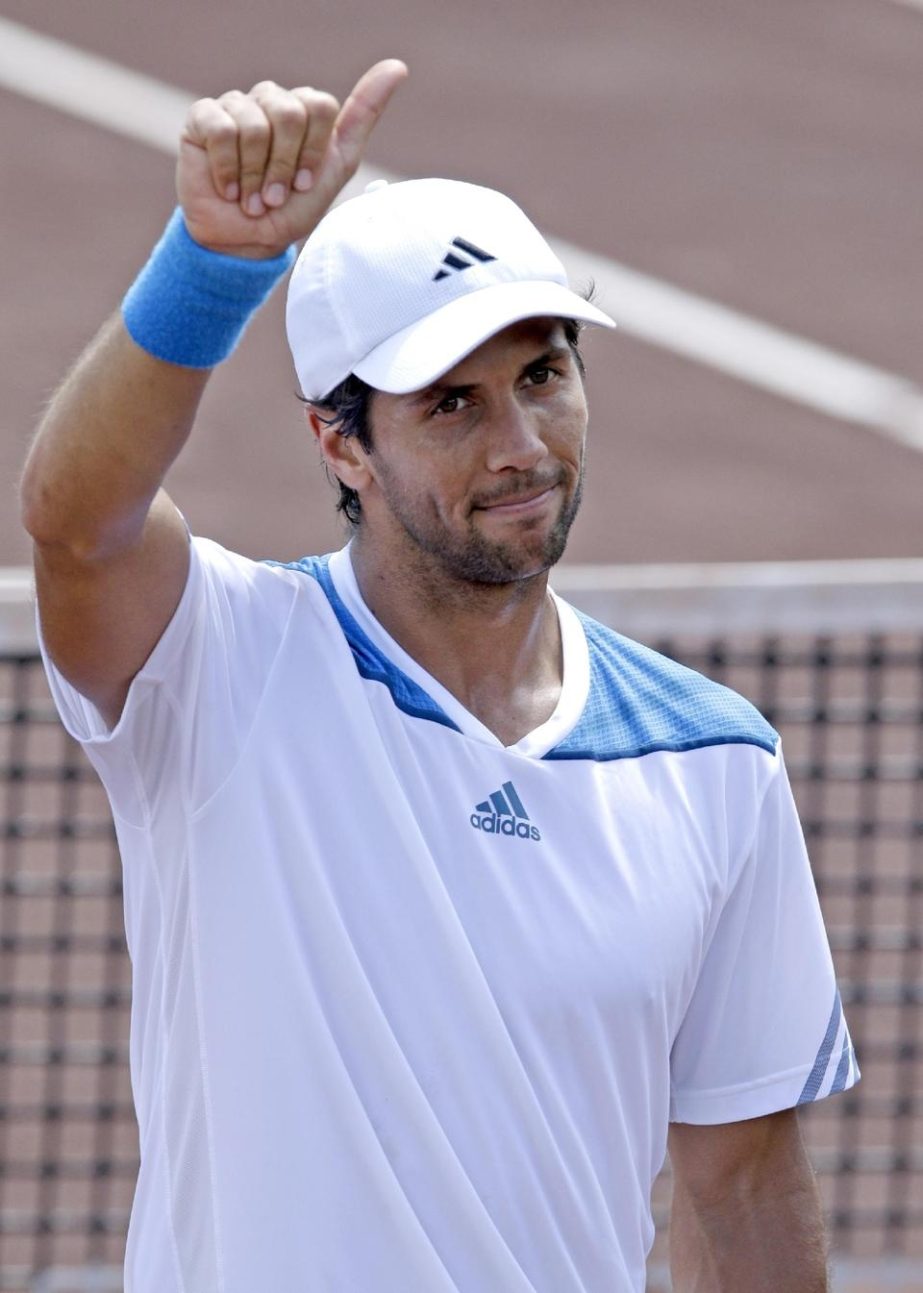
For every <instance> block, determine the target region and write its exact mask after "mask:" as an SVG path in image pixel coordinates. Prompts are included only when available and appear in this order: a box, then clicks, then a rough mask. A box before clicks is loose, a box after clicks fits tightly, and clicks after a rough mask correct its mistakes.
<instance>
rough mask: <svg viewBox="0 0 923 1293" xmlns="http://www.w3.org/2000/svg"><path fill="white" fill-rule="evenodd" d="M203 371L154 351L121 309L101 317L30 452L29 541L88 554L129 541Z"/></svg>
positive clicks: (191, 407) (185, 422) (189, 414)
mask: <svg viewBox="0 0 923 1293" xmlns="http://www.w3.org/2000/svg"><path fill="white" fill-rule="evenodd" d="M208 377H209V371H208V370H202V369H192V368H184V367H180V366H179V365H176V364H169V363H165V362H163V361H161V360H158V359H155V358H154V357H153V356H151V355H149V354H147V353H146V352H145V351H144V350H142V349H141V348H140V347H139V346H137V345H136V344H135V343H134V342H133V341H132V339H131V338H130V337H129V335H128V333H127V332H126V330H125V327H124V324H123V323H122V320H121V317H119V316H116V317H114V318H112V319H110V320H109V321H108V323H107V324H106V325H105V326H104V327H103V329H102V330H101V331H100V333H99V335H98V336H97V337H96V338H95V340H94V341H93V342H92V343H91V345H90V346H89V347H88V349H87V350H86V351H85V353H84V354H83V356H82V357H81V358H80V360H79V361H78V362H77V364H76V365H75V367H74V369H73V370H72V371H71V373H70V374H69V375H68V376H67V378H66V379H65V381H64V382H63V384H62V386H61V387H60V389H59V390H58V392H57V393H56V395H55V396H54V398H53V400H52V401H51V404H50V406H49V408H48V411H47V413H46V414H45V417H44V418H43V420H42V422H41V424H40V426H39V429H38V432H37V434H36V437H35V440H34V442H33V445H32V448H31V451H30V453H29V456H28V459H27V462H26V466H25V470H24V473H23V479H22V486H21V497H22V507H23V520H24V524H25V526H26V529H27V530H28V531H29V532H30V533H31V534H32V536H33V537H34V538H35V540H36V541H37V542H38V543H39V544H40V545H48V546H60V547H64V548H67V549H69V550H71V551H72V552H74V553H75V554H76V555H80V556H82V557H85V558H89V559H93V558H95V557H101V556H107V555H112V554H113V553H115V552H117V551H119V550H120V549H122V548H126V547H129V546H131V544H132V543H134V542H135V541H136V540H137V538H138V535H139V534H140V532H141V530H142V528H143V525H144V521H145V518H146V516H147V512H148V508H149V507H150V504H151V501H152V499H153V498H154V495H155V494H156V493H157V490H158V488H159V487H160V485H161V482H162V481H163V479H164V476H165V475H166V473H167V470H168V468H169V467H170V465H171V464H172V462H173V461H174V459H175V458H176V456H177V454H178V453H179V452H180V450H181V449H182V447H183V445H184V444H185V442H186V439H187V438H188V436H189V433H190V430H191V428H192V424H193V421H194V419H195V415H196V410H197V409H198V405H199V401H200V399H201V396H202V392H203V391H204V389H205V385H206V382H207V380H208Z"/></svg>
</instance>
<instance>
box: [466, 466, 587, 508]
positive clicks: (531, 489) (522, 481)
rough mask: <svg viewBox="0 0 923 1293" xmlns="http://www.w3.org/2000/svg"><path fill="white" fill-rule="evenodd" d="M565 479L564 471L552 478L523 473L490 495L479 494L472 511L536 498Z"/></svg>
mask: <svg viewBox="0 0 923 1293" xmlns="http://www.w3.org/2000/svg"><path fill="white" fill-rule="evenodd" d="M565 479H566V472H564V471H559V472H555V473H554V474H553V475H551V476H549V475H545V474H542V473H540V472H531V471H529V472H523V473H522V474H521V475H519V476H517V477H516V478H515V479H514V480H509V481H507V482H506V483H505V484H504V485H502V486H501V487H499V488H498V489H495V490H492V491H491V493H490V494H478V495H477V496H476V497H475V498H474V499H472V501H471V509H472V511H474V510H476V509H477V508H479V507H493V506H494V504H495V503H511V502H515V501H516V500H517V499H520V498H530V497H534V496H535V495H536V494H542V493H544V491H545V490H546V489H551V488H552V487H553V486H555V485H561V484H563V483H564V481H565Z"/></svg>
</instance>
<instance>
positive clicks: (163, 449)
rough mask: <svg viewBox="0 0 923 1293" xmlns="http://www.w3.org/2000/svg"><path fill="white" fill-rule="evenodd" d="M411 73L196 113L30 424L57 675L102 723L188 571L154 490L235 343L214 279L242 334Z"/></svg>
mask: <svg viewBox="0 0 923 1293" xmlns="http://www.w3.org/2000/svg"><path fill="white" fill-rule="evenodd" d="M405 75H406V68H405V67H404V65H403V64H402V63H399V62H397V61H395V60H386V61H385V62H382V63H378V64H376V65H375V66H374V67H372V68H371V69H370V70H369V71H368V72H366V73H365V75H364V76H363V77H362V78H361V79H360V80H359V81H358V83H357V84H356V86H355V88H354V89H353V91H352V93H351V94H350V95H349V97H348V98H347V100H346V102H345V103H344V104H343V106H342V107H340V105H339V104H338V103H337V101H336V100H335V99H333V98H332V97H331V96H330V95H328V94H325V93H322V92H320V91H316V90H313V89H305V88H300V89H295V90H285V89H283V88H281V87H280V86H277V85H275V84H273V83H272V82H268V81H264V82H260V84H259V85H257V86H255V87H254V88H253V90H251V91H250V93H249V94H246V95H245V94H241V93H240V92H238V91H231V92H230V93H228V94H226V95H222V96H221V98H219V99H202V100H200V101H199V102H197V103H196V104H194V105H193V107H192V108H191V110H190V113H189V116H188V118H187V121H186V125H185V128H184V132H183V136H182V140H181V144H180V156H179V161H178V165H177V177H176V185H177V195H178V198H179V203H180V207H181V210H182V223H181V224H178V223H177V222H174V224H173V227H172V232H168V234H167V235H166V236H165V240H164V242H163V243H162V244H161V249H160V250H158V251H157V252H155V254H154V257H152V261H151V262H150V263H149V265H148V267H147V269H146V271H145V272H144V274H142V276H141V278H140V279H139V280H138V282H137V283H136V285H135V287H134V288H133V289H132V292H131V293H130V294H129V297H128V298H127V301H126V305H125V309H124V317H123V314H122V313H120V314H117V315H116V316H115V317H113V318H112V319H110V320H109V322H108V323H107V324H106V325H105V326H104V327H103V329H102V330H101V332H100V333H99V335H98V336H97V337H96V338H95V340H94V341H93V342H92V343H91V345H90V346H89V347H88V349H87V350H86V352H85V353H84V354H83V355H82V357H81V358H80V359H79V360H78V362H77V364H76V365H75V367H74V369H73V371H72V372H71V373H70V374H69V375H68V377H67V378H66V379H65V381H64V383H63V384H62V386H61V388H60V390H59V391H58V392H57V394H56V395H55V397H54V399H53V400H52V402H51V405H50V407H49V409H48V411H47V413H46V415H45V417H44V419H43V421H42V423H41V425H40V426H39V429H38V432H37V434H36V437H35V440H34V442H33V445H32V448H31V450H30V453H29V456H28V459H27V462H26V466H25V471H24V474H23V480H22V487H21V500H22V515H23V523H24V525H25V527H26V529H27V530H28V531H29V533H30V534H31V535H32V538H33V540H34V551H35V577H36V588H37V593H38V601H39V611H40V616H41V621H42V631H43V635H44V638H45V642H46V645H47V647H48V650H49V652H50V654H51V656H52V659H53V660H54V661H55V664H56V665H57V667H58V668H59V669H60V670H61V672H62V673H63V674H64V676H65V677H66V678H67V679H68V680H69V681H70V682H71V683H72V684H73V685H74V686H75V687H76V688H77V689H78V690H79V691H80V692H82V693H83V694H84V695H85V696H86V697H88V699H90V700H91V701H92V702H93V703H94V704H95V706H96V707H97V709H99V711H100V712H101V714H102V715H103V717H104V718H105V719H106V721H107V722H108V723H109V724H110V725H112V724H114V723H115V722H116V721H117V720H118V717H119V715H120V713H121V710H122V707H123V705H124V703H125V697H126V696H127V694H128V688H129V686H130V684H131V680H132V678H133V677H134V676H135V674H136V673H137V672H138V670H139V669H140V668H141V666H142V665H143V664H144V662H145V660H146V659H147V657H148V656H149V655H150V653H151V651H152V649H153V647H154V646H155V644H156V643H157V641H158V639H159V637H160V635H161V634H162V632H163V630H164V628H165V627H166V625H167V623H168V622H169V619H170V617H171V616H172V614H173V611H174V610H175V608H176V606H177V604H178V602H179V598H180V596H181V594H182V590H183V586H184V583H185V579H186V574H187V571H188V561H189V556H188V537H187V534H186V530H185V526H184V525H183V522H182V519H181V518H180V516H179V514H178V513H177V511H176V509H175V507H174V506H173V504H172V503H171V502H170V500H169V498H168V497H167V496H166V494H165V493H164V491H163V489H162V488H161V485H162V482H163V479H164V476H165V475H166V472H167V470H168V468H169V467H170V465H171V463H172V462H173V461H174V459H175V458H176V456H177V454H178V453H179V452H180V450H181V449H182V447H183V445H184V444H185V442H186V439H187V437H188V436H189V434H190V431H191V430H192V426H193V422H194V420H195V415H196V411H197V409H198V405H199V400H200V399H201V396H202V393H203V391H204V389H205V385H206V382H207V380H208V377H209V373H210V371H211V368H212V366H213V365H214V363H215V362H217V360H218V359H220V358H221V357H223V354H224V353H227V352H228V351H229V350H230V349H231V348H232V346H233V337H230V336H229V334H228V325H227V322H225V325H224V331H223V332H221V328H220V327H219V324H218V319H219V316H220V315H221V314H222V313H225V314H226V313H227V301H226V300H222V301H221V306H222V307H223V309H219V310H212V314H213V316H214V319H215V323H214V324H212V322H211V319H210V317H209V309H210V299H213V298H215V297H216V293H215V284H216V281H219V280H220V281H219V282H218V285H219V288H220V289H221V290H220V291H219V292H218V294H217V295H218V296H222V295H223V294H224V289H225V288H227V289H228V290H229V291H231V293H232V295H233V296H234V298H235V302H236V304H235V307H234V308H235V309H236V310H237V314H238V315H239V318H238V319H237V320H236V331H237V332H238V333H239V331H240V330H242V328H243V326H244V323H245V322H246V317H247V314H248V312H249V310H250V309H251V308H253V303H254V302H255V301H258V299H260V298H261V296H263V295H265V291H266V289H267V283H269V284H271V282H272V280H273V278H274V277H275V276H276V275H275V274H274V272H273V271H274V268H275V266H274V265H273V264H270V265H269V266H268V267H263V268H258V267H256V266H254V265H252V262H253V261H269V262H278V269H279V272H281V271H282V269H284V267H285V266H284V262H283V261H282V260H281V259H279V258H281V257H284V255H285V253H286V250H287V249H288V248H289V246H290V245H291V244H293V243H294V242H296V241H297V240H298V239H301V238H304V237H306V236H307V235H308V234H309V233H310V232H311V231H312V229H313V228H314V227H315V225H316V224H317V223H318V222H319V220H320V219H321V217H322V216H323V215H324V214H325V212H326V211H327V209H328V207H329V206H330V205H331V203H332V202H333V201H334V199H335V198H336V196H337V195H338V194H339V192H340V190H341V189H342V187H343V186H344V184H345V183H346V182H347V181H348V180H349V179H350V177H351V176H352V175H353V173H354V172H355V170H356V168H357V167H358V165H359V162H360V161H361V159H362V156H363V153H364V151H365V147H366V144H367V142H368V139H369V137H370V135H371V132H372V130H373V129H374V126H375V124H376V122H377V120H378V118H379V117H380V115H381V113H382V112H383V110H384V108H385V106H386V105H387V102H388V100H389V99H390V97H391V94H392V93H393V92H394V90H395V88H396V87H397V85H398V84H399V83H400V81H401V80H402V79H403V78H404V76H405ZM203 249H204V251H203ZM214 253H218V255H217V256H215V255H214ZM247 262H251V264H249V265H248V263H247ZM210 294H211V295H210ZM126 321H127V324H128V326H127V327H126ZM232 322H234V321H232ZM219 333H221V335H218V334H219Z"/></svg>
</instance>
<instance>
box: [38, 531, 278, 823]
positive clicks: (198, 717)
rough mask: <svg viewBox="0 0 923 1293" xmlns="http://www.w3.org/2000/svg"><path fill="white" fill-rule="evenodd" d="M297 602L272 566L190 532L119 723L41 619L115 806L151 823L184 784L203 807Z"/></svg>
mask: <svg viewBox="0 0 923 1293" xmlns="http://www.w3.org/2000/svg"><path fill="white" fill-rule="evenodd" d="M293 600H294V592H293V588H292V585H291V584H290V583H289V582H287V581H286V580H285V579H284V578H281V577H280V575H279V573H278V572H277V571H275V570H274V569H273V568H271V567H269V566H267V565H263V564H259V563H256V562H252V561H249V560H247V559H246V558H244V557H240V556H238V555H237V554H235V553H232V552H228V551H227V550H226V549H224V548H222V547H221V546H220V545H219V544H216V543H213V542H211V541H210V540H207V539H193V540H192V542H191V546H190V564H189V574H188V576H187V580H186V585H185V588H184V590H183V594H182V597H181V598H180V602H179V605H178V606H177V608H176V610H175V612H174V614H173V616H172V618H171V620H170V623H169V624H168V625H167V627H166V629H165V630H164V632H163V634H162V635H161V637H160V640H159V641H158V642H157V645H156V646H155V647H154V649H153V651H152V652H151V654H150V656H149V657H148V659H147V660H146V661H145V663H144V665H143V666H142V668H141V669H140V670H139V672H138V673H137V675H136V676H135V678H134V679H133V681H132V684H131V687H130V688H129V692H128V697H127V699H126V701H125V706H124V708H123V710H122V714H121V716H120V718H119V721H118V723H117V724H116V725H115V726H114V727H112V728H110V727H108V725H107V724H106V722H105V720H104V719H103V717H102V715H101V714H100V713H99V711H98V710H97V709H96V707H95V706H94V705H93V704H92V703H91V702H90V701H89V700H87V698H86V697H85V696H83V695H81V693H80V692H78V691H77V690H76V689H75V688H74V687H73V686H72V685H71V684H70V683H69V682H68V681H67V680H66V679H65V678H64V677H63V676H62V675H61V673H60V672H59V671H58V669H57V668H56V667H55V665H54V663H53V661H52V660H51V659H50V657H49V655H48V652H47V650H46V648H45V645H44V642H43V640H42V634H41V623H40V622H39V643H40V646H41V650H42V656H43V660H44V664H45V670H46V673H47V676H48V680H49V686H50V689H51V693H52V698H53V700H54V702H55V706H56V708H57V710H58V713H59V715H60V717H61V721H62V723H63V724H64V727H65V728H66V730H67V732H68V733H69V734H70V735H71V736H72V737H73V738H74V739H75V740H77V741H79V742H80V744H81V745H82V746H83V747H84V749H85V751H86V753H87V756H88V757H89V759H90V761H91V763H92V764H93V765H94V767H95V768H96V770H97V772H98V773H99V775H100V777H101V779H102V781H103V783H104V785H105V787H106V790H107V792H108V794H109V799H110V803H111V805H112V809H113V812H114V813H115V814H116V816H118V817H121V818H122V819H123V820H125V821H126V822H128V823H130V824H132V825H138V826H140V825H143V824H144V822H145V821H146V820H147V819H149V817H150V815H151V814H152V812H154V811H155V810H156V806H157V802H158V800H159V799H160V798H161V797H162V796H164V795H169V796H171V797H172V798H175V797H176V796H177V794H178V795H180V796H181V798H182V800H183V802H185V804H186V806H187V808H189V809H190V810H194V809H195V808H196V806H197V805H198V804H200V803H202V802H203V801H204V799H205V798H207V797H208V795H209V794H210V793H212V791H213V790H214V788H215V787H216V786H217V785H218V784H220V782H221V781H222V780H223V779H224V778H225V777H226V776H227V775H228V773H229V772H230V770H231V768H232V767H233V765H234V762H235V761H236V759H237V757H238V755H239V751H240V749H241V747H242V744H243V742H244V741H245V739H246V735H247V733H248V731H249V728H250V725H251V724H252V722H253V719H254V715H255V713H256V711H257V709H258V707H259V703H260V700H261V697H262V694H263V691H264V689H265V685H266V680H267V679H268V677H269V673H270V670H271V667H272V663H273V661H274V659H275V656H276V654H277V652H278V650H279V647H280V644H281V642H282V640H283V637H284V632H285V626H286V624H287V621H288V617H289V614H290V609H291V605H292V602H293Z"/></svg>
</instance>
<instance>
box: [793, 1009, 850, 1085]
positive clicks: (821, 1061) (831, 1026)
mask: <svg viewBox="0 0 923 1293" xmlns="http://www.w3.org/2000/svg"><path fill="white" fill-rule="evenodd" d="M842 1015H843V1003H842V1002H841V1001H840V994H839V991H837V993H836V996H835V997H834V999H833V1010H832V1011H831V1012H830V1022H829V1023H828V1024H827V1031H826V1033H824V1040H823V1041H822V1042H821V1044H820V1050H819V1051H818V1052H817V1059H816V1060H815V1061H814V1067H813V1068H812V1069H811V1072H810V1073H809V1074H808V1080H807V1082H805V1084H804V1089H803V1090H802V1092H801V1095H800V1096H799V1097H798V1103H799V1104H810V1102H811V1101H812V1100H816V1099H817V1093H818V1091H819V1090H820V1084H821V1083H822V1082H823V1080H824V1074H825V1073H826V1072H827V1065H828V1064H829V1063H830V1055H831V1052H832V1051H833V1043H834V1042H835V1041H836V1035H837V1033H838V1032H839V1030H840V1019H841V1018H842Z"/></svg>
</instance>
